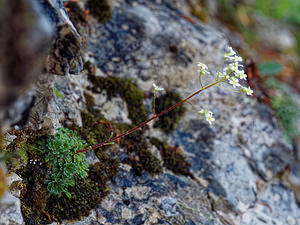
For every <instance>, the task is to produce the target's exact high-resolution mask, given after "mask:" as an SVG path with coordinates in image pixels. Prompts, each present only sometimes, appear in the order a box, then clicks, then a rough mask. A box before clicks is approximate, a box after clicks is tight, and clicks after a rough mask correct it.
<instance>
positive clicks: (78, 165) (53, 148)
mask: <svg viewBox="0 0 300 225" xmlns="http://www.w3.org/2000/svg"><path fill="white" fill-rule="evenodd" d="M37 142H38V144H39V145H40V148H39V149H40V151H41V152H42V153H44V154H45V161H46V162H49V165H50V167H51V168H50V169H51V171H52V173H51V174H50V175H49V176H48V178H47V181H46V183H47V189H48V191H49V194H50V195H58V196H61V194H62V193H64V194H65V195H66V196H67V197H68V198H71V194H70V192H69V191H68V188H69V187H73V186H74V185H75V177H77V178H85V177H86V176H87V175H88V174H87V170H88V165H87V163H86V159H85V155H84V154H76V151H78V150H79V149H82V148H84V147H86V142H85V141H83V140H81V139H80V138H79V137H78V136H77V134H76V133H75V132H74V131H72V130H69V129H65V128H59V129H58V131H57V133H56V134H55V135H54V136H48V138H47V139H46V140H38V141H37Z"/></svg>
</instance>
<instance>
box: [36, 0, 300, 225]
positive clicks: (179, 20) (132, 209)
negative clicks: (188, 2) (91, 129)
mask: <svg viewBox="0 0 300 225" xmlns="http://www.w3.org/2000/svg"><path fill="white" fill-rule="evenodd" d="M111 4H112V5H113V12H112V14H113V16H112V18H111V19H110V20H109V21H108V22H107V23H105V24H99V23H96V22H91V23H90V24H89V28H86V30H85V29H83V31H82V32H83V35H85V36H86V37H87V42H88V43H89V44H88V55H89V56H90V58H93V61H94V62H95V63H96V64H97V67H98V70H99V71H101V74H108V75H109V74H110V75H113V76H117V77H126V78H131V79H132V80H133V81H134V82H135V83H136V84H137V86H138V87H139V88H140V89H141V90H143V92H144V93H145V96H146V98H147V99H145V103H146V104H147V107H148V108H149V109H151V98H152V94H153V90H152V89H153V88H152V83H156V84H157V85H159V86H162V87H164V88H165V89H166V90H169V91H177V92H179V93H180V94H181V95H182V96H183V97H184V96H188V95H190V94H191V93H193V91H196V90H197V89H198V88H199V82H198V77H197V75H196V69H197V68H196V64H197V62H199V61H201V62H203V63H206V64H208V66H209V68H210V70H211V74H212V75H211V76H207V77H206V78H205V79H204V82H205V83H208V82H210V81H211V80H212V79H213V75H214V74H215V73H216V72H217V69H218V67H219V65H220V63H221V62H222V57H223V53H224V50H225V48H226V47H227V46H228V43H227V40H226V39H225V38H224V36H223V35H222V34H221V33H219V32H217V31H216V30H214V29H212V28H210V27H208V26H206V25H203V24H201V23H200V22H198V21H197V20H196V19H195V21H196V22H195V23H194V22H191V21H190V20H188V19H187V18H186V17H185V15H186V11H182V10H181V8H180V7H179V6H180V5H183V6H184V4H185V2H184V1H176V4H175V3H174V1H171V0H163V1H146V0H137V1H130V0H129V1H122V0H114V1H111ZM188 16H190V15H188ZM62 71H65V70H62ZM66 71H67V70H66ZM53 79H54V80H55V81H53V80H51V81H50V82H45V86H46V87H47V88H46V90H48V89H49V86H51V85H53V83H55V85H56V87H57V89H58V90H59V91H60V92H61V93H62V94H63V96H64V98H60V97H58V96H54V99H52V100H51V99H50V98H49V100H47V101H46V102H45V105H46V106H43V107H45V109H43V115H46V119H47V121H48V122H49V123H50V124H52V125H51V126H50V128H51V129H52V130H55V129H56V127H57V126H59V125H60V124H63V122H70V123H72V122H75V123H76V124H78V125H80V110H81V109H83V108H84V94H83V93H84V91H86V89H89V88H88V87H89V86H90V85H92V84H90V83H89V81H88V80H87V79H86V77H85V76H84V75H83V76H77V77H76V78H71V77H69V76H64V77H59V78H58V77H54V78H53ZM47 85H48V86H47ZM51 87H52V86H51ZM89 91H91V90H89ZM42 95H43V94H41V96H42ZM94 96H96V97H97V98H99V99H97V101H96V103H97V104H98V105H99V109H100V110H101V105H102V104H103V103H105V104H107V102H106V95H105V94H103V95H100V94H98V95H94ZM147 96H149V97H147ZM115 102H117V101H115ZM192 102H193V104H195V105H196V107H199V109H200V108H206V109H209V110H211V111H213V112H214V115H215V117H216V123H215V124H214V125H213V126H209V125H208V124H207V123H206V122H205V121H203V120H202V118H200V117H199V115H198V114H196V113H195V112H194V111H193V110H192V109H191V108H188V110H187V112H186V114H185V116H184V117H183V118H182V120H181V121H180V123H179V124H178V127H177V128H176V130H175V131H173V132H172V133H171V134H169V135H167V134H164V133H163V132H162V131H160V130H158V129H155V128H153V127H152V126H151V124H150V127H149V130H148V131H147V132H148V135H149V136H154V137H159V138H160V139H162V140H165V141H167V142H168V143H169V144H170V145H174V146H179V147H180V148H181V149H183V150H184V151H183V154H184V155H185V156H186V157H187V159H188V162H189V163H190V164H191V170H192V173H193V175H194V176H195V179H191V178H190V177H186V176H179V175H175V174H174V173H172V172H171V171H168V170H166V169H165V171H164V172H163V173H162V174H160V175H159V176H156V177H152V176H150V175H149V174H148V173H146V172H144V173H142V175H141V176H137V175H136V174H135V173H134V171H133V169H132V168H131V167H130V166H129V165H126V164H122V165H121V169H120V172H119V174H118V175H117V176H116V178H115V180H114V182H111V183H110V189H111V192H110V194H109V195H108V196H107V197H106V198H105V199H104V200H103V201H102V202H101V203H100V206H99V207H98V208H97V209H96V210H94V211H92V212H91V214H90V216H88V217H86V218H84V219H82V221H79V222H75V224H77V225H79V224H107V225H108V224H134V225H136V224H178V225H184V224H186V225H188V224H250V225H254V224H297V223H298V224H299V220H300V218H299V215H300V210H299V207H298V205H297V204H296V201H295V197H294V195H293V193H292V192H291V191H290V190H289V189H288V188H286V186H284V185H283V184H282V183H281V182H280V180H279V179H275V178H274V177H275V176H276V174H277V173H278V172H280V171H282V170H283V169H284V168H285V167H286V166H287V165H288V164H289V163H290V162H291V161H293V151H292V148H291V146H289V145H287V144H285V142H284V141H283V139H282V137H281V132H280V129H279V125H278V123H277V121H276V119H275V117H274V115H273V113H272V111H271V110H270V108H269V107H267V106H266V105H264V104H262V103H259V102H258V101H257V100H256V99H255V98H251V97H247V96H244V95H239V94H236V93H231V92H227V91H224V90H223V89H217V88H212V89H208V90H206V91H205V92H203V93H201V94H200V95H198V96H196V97H195V98H193V100H192ZM112 106H113V105H112V104H111V105H110V107H112ZM39 107H40V106H38V105H36V106H35V108H39ZM187 107H188V106H187ZM35 108H34V109H33V111H34V110H35ZM108 108H109V107H106V111H107V112H106V113H107V114H108V113H109V110H108ZM122 108H124V107H122V104H118V105H117V106H116V108H115V109H113V110H112V111H113V112H115V111H118V110H120V109H122ZM124 111H125V110H124ZM37 112H38V109H37ZM44 112H46V113H44ZM122 113H124V112H122ZM122 113H121V114H114V116H113V118H116V119H119V118H121V119H122V120H124V118H125V116H123V115H124V114H126V113H124V114H122ZM115 115H117V116H115ZM118 115H122V116H119V117H118ZM43 117H44V116H41V118H43ZM121 119H120V120H121ZM40 121H42V120H40ZM41 123H42V122H39V123H38V124H41ZM153 151H159V149H153ZM90 158H91V160H90V161H93V160H94V158H95V157H93V156H91V157H90ZM258 181H259V183H260V184H263V185H262V186H261V187H259V185H258ZM63 224H73V223H71V222H68V221H66V222H65V223H63Z"/></svg>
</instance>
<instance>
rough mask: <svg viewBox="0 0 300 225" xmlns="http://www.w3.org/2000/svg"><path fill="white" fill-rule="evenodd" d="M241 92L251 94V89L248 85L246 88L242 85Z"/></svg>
mask: <svg viewBox="0 0 300 225" xmlns="http://www.w3.org/2000/svg"><path fill="white" fill-rule="evenodd" d="M242 92H244V93H247V95H252V94H253V90H252V89H251V88H250V87H248V88H246V87H242Z"/></svg>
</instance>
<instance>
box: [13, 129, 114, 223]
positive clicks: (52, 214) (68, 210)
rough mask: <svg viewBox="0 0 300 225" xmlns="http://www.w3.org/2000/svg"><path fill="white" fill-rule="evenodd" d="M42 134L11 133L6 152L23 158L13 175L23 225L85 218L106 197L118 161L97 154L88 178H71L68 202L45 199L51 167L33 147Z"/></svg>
mask: <svg viewBox="0 0 300 225" xmlns="http://www.w3.org/2000/svg"><path fill="white" fill-rule="evenodd" d="M42 133H43V132H41V131H39V132H35V131H31V130H29V129H28V130H20V131H13V134H15V135H16V136H17V138H15V140H14V141H13V142H12V143H11V144H10V145H9V146H8V149H7V151H9V152H11V153H15V151H19V150H20V149H21V150H22V154H23V155H24V156H22V157H21V159H22V160H18V162H19V161H21V162H24V163H20V162H19V164H18V167H17V168H18V169H17V170H16V169H15V170H14V171H15V172H16V173H17V174H18V175H19V176H20V177H21V178H22V179H23V181H22V183H21V184H20V185H19V186H20V187H21V189H22V190H21V197H20V200H21V211H22V214H23V217H24V221H25V224H49V223H51V222H61V221H62V220H64V219H66V220H79V219H82V217H84V216H88V215H89V213H90V210H92V209H94V208H96V207H97V205H98V204H99V203H100V202H101V200H102V199H103V198H104V197H105V196H106V195H107V194H108V193H109V190H110V189H109V186H108V182H109V180H112V179H113V178H114V177H115V176H116V174H117V173H118V171H119V160H118V159H114V158H112V157H110V156H108V155H107V154H105V153H103V154H102V155H99V154H97V156H98V158H99V160H100V163H96V164H95V165H93V166H90V167H89V172H88V177H87V178H84V179H83V178H79V176H75V185H74V186H70V187H68V191H69V193H70V196H71V198H69V197H67V196H66V195H64V194H62V195H61V196H60V197H59V196H58V195H49V190H47V184H46V180H47V178H48V176H49V175H51V173H52V172H51V166H50V164H49V162H46V161H45V155H44V154H43V153H42V152H41V151H40V150H39V145H38V144H37V140H40V139H43V140H45V138H46V136H45V135H43V136H40V135H41V134H42ZM53 137H54V136H53ZM12 166H13V165H12Z"/></svg>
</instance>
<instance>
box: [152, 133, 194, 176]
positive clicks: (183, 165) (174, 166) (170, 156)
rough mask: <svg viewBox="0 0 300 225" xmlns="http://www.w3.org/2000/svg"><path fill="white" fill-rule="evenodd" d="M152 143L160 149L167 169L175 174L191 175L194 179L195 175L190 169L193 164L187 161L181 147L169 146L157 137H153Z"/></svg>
mask: <svg viewBox="0 0 300 225" xmlns="http://www.w3.org/2000/svg"><path fill="white" fill-rule="evenodd" d="M151 143H152V144H153V145H155V146H156V147H157V148H158V149H159V150H160V152H161V156H162V159H163V162H164V166H165V167H166V168H167V169H169V170H171V171H172V172H174V173H175V174H179V175H184V176H189V177H191V178H193V179H194V175H193V174H192V173H191V171H190V167H191V164H190V163H189V162H187V160H186V158H185V156H184V155H183V154H182V152H181V151H182V150H181V149H179V148H178V147H172V146H169V145H168V144H167V143H166V142H163V141H160V140H159V139H157V138H151Z"/></svg>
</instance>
